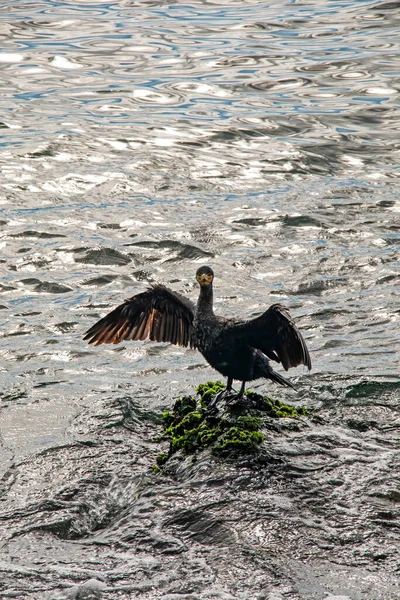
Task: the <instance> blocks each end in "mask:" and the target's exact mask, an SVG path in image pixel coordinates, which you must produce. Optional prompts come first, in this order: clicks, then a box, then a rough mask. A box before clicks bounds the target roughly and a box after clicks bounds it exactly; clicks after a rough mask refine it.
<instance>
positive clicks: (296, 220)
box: [283, 215, 326, 228]
mask: <svg viewBox="0 0 400 600" xmlns="http://www.w3.org/2000/svg"><path fill="white" fill-rule="evenodd" d="M283 225H284V226H286V227H318V228H326V225H324V224H323V223H322V222H321V221H319V220H317V219H315V218H313V217H311V216H308V215H299V216H289V215H286V216H285V217H284V218H283Z"/></svg>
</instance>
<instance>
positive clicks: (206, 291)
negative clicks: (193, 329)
mask: <svg viewBox="0 0 400 600" xmlns="http://www.w3.org/2000/svg"><path fill="white" fill-rule="evenodd" d="M197 313H198V314H201V315H214V311H213V289H212V286H211V285H208V286H207V287H201V288H200V296H199V299H198V301H197Z"/></svg>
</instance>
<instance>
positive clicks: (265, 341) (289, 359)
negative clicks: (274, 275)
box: [235, 304, 311, 371]
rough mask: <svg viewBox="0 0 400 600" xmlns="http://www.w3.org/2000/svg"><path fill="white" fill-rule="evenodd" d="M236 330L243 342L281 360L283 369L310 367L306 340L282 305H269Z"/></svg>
mask: <svg viewBox="0 0 400 600" xmlns="http://www.w3.org/2000/svg"><path fill="white" fill-rule="evenodd" d="M235 329H236V331H238V333H240V334H241V336H242V339H243V341H245V342H246V343H248V344H249V345H250V346H252V347H254V348H257V349H258V350H261V352H263V353H264V354H266V355H267V356H268V358H270V359H271V360H275V361H277V362H280V363H282V366H283V368H284V369H285V370H286V371H287V370H288V369H290V368H291V367H297V366H298V365H306V367H308V369H311V357H310V353H309V351H308V348H307V345H306V342H305V341H304V338H303V336H302V335H301V333H300V331H299V330H298V329H297V327H296V325H295V323H294V321H293V319H292V317H291V316H290V314H289V311H288V310H287V309H286V308H285V307H284V306H282V304H272V306H270V307H269V308H268V310H266V311H265V312H264V313H263V314H262V315H260V316H259V317H256V318H255V319H251V320H249V321H245V322H242V323H240V324H237V326H236V327H235Z"/></svg>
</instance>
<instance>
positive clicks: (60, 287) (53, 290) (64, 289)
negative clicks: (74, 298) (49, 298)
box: [34, 281, 73, 294]
mask: <svg viewBox="0 0 400 600" xmlns="http://www.w3.org/2000/svg"><path fill="white" fill-rule="evenodd" d="M34 290H35V292H39V293H43V294H66V293H68V292H72V290H73V288H72V287H70V286H69V285H64V284H62V283H56V282H54V281H41V282H40V283H38V284H36V285H35V287H34Z"/></svg>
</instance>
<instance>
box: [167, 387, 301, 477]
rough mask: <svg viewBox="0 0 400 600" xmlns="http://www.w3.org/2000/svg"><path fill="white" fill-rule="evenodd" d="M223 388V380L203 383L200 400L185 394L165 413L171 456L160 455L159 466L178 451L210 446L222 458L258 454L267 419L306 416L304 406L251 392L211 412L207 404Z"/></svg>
mask: <svg viewBox="0 0 400 600" xmlns="http://www.w3.org/2000/svg"><path fill="white" fill-rule="evenodd" d="M224 388H225V386H224V384H223V383H222V382H220V381H209V382H207V383H205V384H201V385H199V386H198V387H197V390H196V392H197V394H198V396H199V398H198V399H197V398H196V397H195V396H184V397H183V398H179V399H178V400H177V401H176V403H175V405H174V408H173V410H172V411H167V412H165V413H163V422H164V429H165V436H166V437H167V438H169V440H170V450H169V454H168V455H166V454H162V455H161V454H160V455H159V456H158V457H157V465H158V467H161V466H162V465H164V464H165V463H166V461H167V460H168V458H169V457H170V456H172V455H173V454H175V453H176V452H177V451H181V452H183V453H184V454H195V453H198V452H200V451H202V450H204V449H206V448H208V449H209V450H210V452H211V454H213V455H214V456H219V457H229V456H232V457H233V456H238V455H241V454H254V453H257V452H259V450H260V447H261V445H262V443H263V441H264V439H265V436H264V434H263V433H261V431H260V429H261V428H262V427H263V425H264V422H265V421H266V420H268V419H271V418H273V419H279V418H291V419H296V418H298V417H299V416H304V415H306V409H304V408H300V409H296V408H295V407H294V406H291V405H288V404H283V403H282V402H279V400H272V399H271V398H268V397H267V396H261V395H260V394H257V393H255V392H251V391H249V392H246V394H245V396H244V398H243V400H242V401H241V402H239V403H237V404H235V405H234V406H229V405H227V404H226V403H225V402H221V403H220V404H219V405H218V407H219V411H218V413H217V414H209V413H208V411H207V407H208V405H209V404H210V402H211V401H212V399H213V398H214V397H215V395H216V394H218V393H219V392H220V391H221V390H223V389H224Z"/></svg>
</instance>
